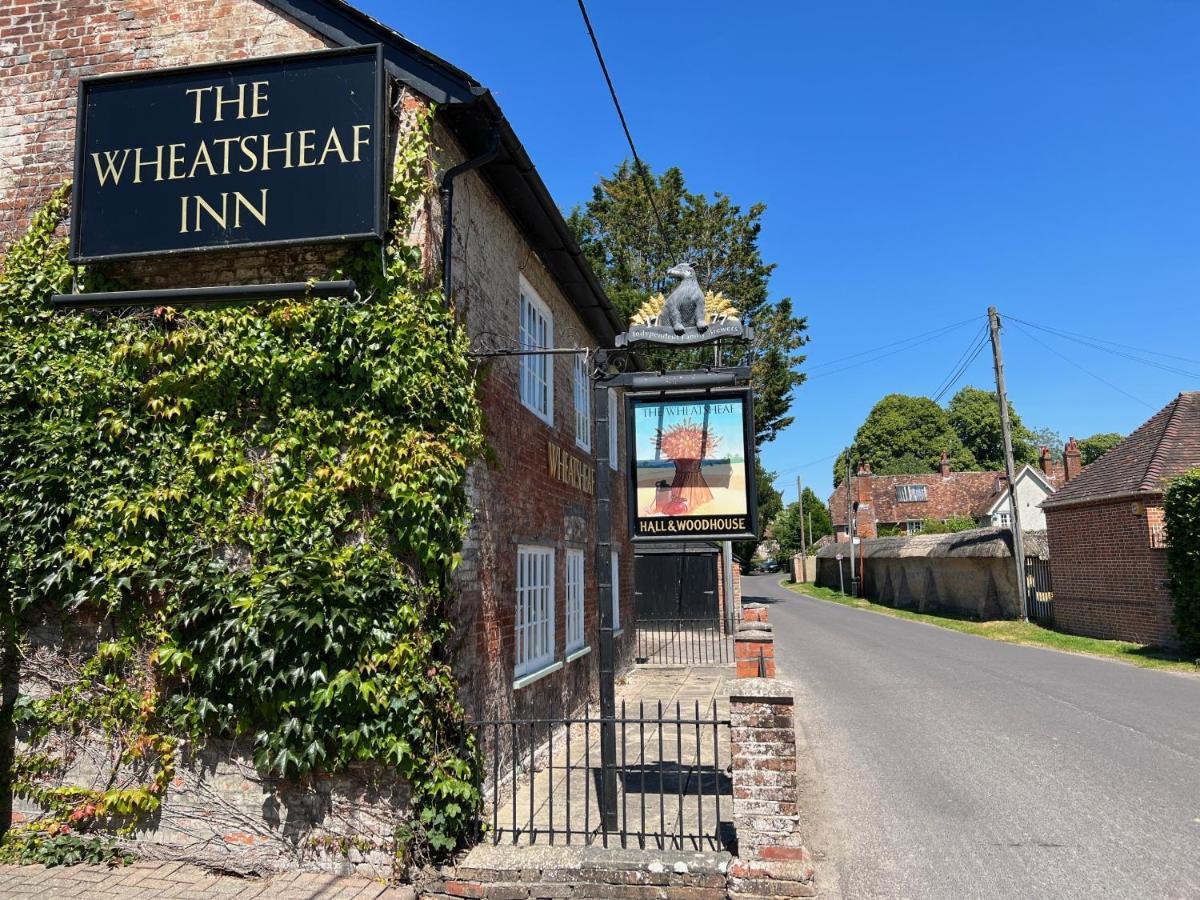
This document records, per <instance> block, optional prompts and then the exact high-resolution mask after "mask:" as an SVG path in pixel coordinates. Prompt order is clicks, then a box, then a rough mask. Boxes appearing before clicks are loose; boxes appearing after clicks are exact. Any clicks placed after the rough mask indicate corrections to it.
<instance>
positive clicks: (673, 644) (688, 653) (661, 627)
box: [633, 549, 733, 666]
mask: <svg viewBox="0 0 1200 900" xmlns="http://www.w3.org/2000/svg"><path fill="white" fill-rule="evenodd" d="M633 571H634V585H635V588H636V592H637V594H636V597H635V603H634V608H635V609H636V610H637V651H636V659H637V661H638V662H639V663H649V664H652V665H667V666H708V665H725V664H728V663H731V662H733V642H732V640H731V635H730V634H729V630H728V629H727V628H726V627H725V623H724V622H723V621H722V620H721V611H720V605H719V601H718V598H717V554H716V551H715V550H714V551H712V552H706V551H705V552H697V551H696V550H694V549H692V550H683V549H681V550H669V551H663V550H656V551H649V552H642V553H638V554H637V556H636V557H634V567H633Z"/></svg>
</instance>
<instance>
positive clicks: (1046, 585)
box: [1025, 556, 1054, 622]
mask: <svg viewBox="0 0 1200 900" xmlns="http://www.w3.org/2000/svg"><path fill="white" fill-rule="evenodd" d="M1025 593H1026V594H1027V595H1028V596H1029V618H1030V619H1031V620H1032V621H1034V622H1053V621H1054V584H1053V582H1051V580H1050V561H1049V560H1048V559H1039V558H1038V557H1036V556H1026V557H1025Z"/></svg>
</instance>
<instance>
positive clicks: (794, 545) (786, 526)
mask: <svg viewBox="0 0 1200 900" xmlns="http://www.w3.org/2000/svg"><path fill="white" fill-rule="evenodd" d="M810 522H811V523H812V525H811V528H810V526H809V523H810ZM771 530H772V532H773V533H774V535H775V540H777V541H779V553H780V556H784V557H791V556H794V555H795V554H797V553H799V552H800V551H801V550H802V549H805V545H806V544H807V546H809V547H811V546H812V545H813V544H815V543H816V542H817V541H819V540H820V539H821V538H822V537H824V536H825V535H827V534H833V524H832V521H831V520H830V517H829V508H828V507H827V506H826V505H825V504H824V503H822V502H821V499H820V498H819V497H818V496H817V495H816V494H814V493H813V490H812V488H805V489H804V529H803V531H804V534H803V539H802V538H801V528H800V504H799V503H789V504H788V505H787V507H785V508H784V509H783V511H782V512H780V513H779V515H778V516H776V517H775V521H774V522H773V523H772V525H771Z"/></svg>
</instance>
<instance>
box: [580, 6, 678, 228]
mask: <svg viewBox="0 0 1200 900" xmlns="http://www.w3.org/2000/svg"><path fill="white" fill-rule="evenodd" d="M578 2H579V12H580V13H582V14H583V24H584V25H586V26H587V33H588V37H590V38H591V39H592V48H593V49H594V50H595V51H596V60H597V61H598V62H599V63H600V71H601V72H603V73H604V81H605V83H606V84H607V85H608V93H609V95H610V96H611V97H612V102H613V106H614V107H616V110H617V118H619V119H620V120H621V128H622V129H624V131H625V140H626V141H628V142H629V152H630V153H632V154H633V164H634V165H635V166H637V170H638V174H639V175H640V176H641V179H642V187H643V188H645V190H646V199H647V200H649V201H650V209H652V210H653V211H654V218H655V220H656V221H657V222H658V235H659V239H660V240H661V241H662V244H663V248H664V249H666V248H667V227H666V225H664V224H663V218H662V216H661V215H660V214H659V212H658V204H657V203H655V202H654V190H653V188H652V187H651V185H650V178H649V175H648V174H647V169H646V164H645V163H643V162H642V158H641V157H640V156H638V152H637V147H635V146H634V143H633V135H632V134H631V133H630V131H629V123H628V122H626V121H625V112H624V110H622V109H621V101H620V100H618V99H617V89H616V88H615V87H613V81H612V76H610V75H609V74H608V65H607V64H606V63H605V62H604V54H603V53H601V52H600V42H599V41H598V40H597V39H596V32H595V30H594V29H593V28H592V20H591V19H590V18H588V12H587V7H586V6H584V5H583V0H578Z"/></svg>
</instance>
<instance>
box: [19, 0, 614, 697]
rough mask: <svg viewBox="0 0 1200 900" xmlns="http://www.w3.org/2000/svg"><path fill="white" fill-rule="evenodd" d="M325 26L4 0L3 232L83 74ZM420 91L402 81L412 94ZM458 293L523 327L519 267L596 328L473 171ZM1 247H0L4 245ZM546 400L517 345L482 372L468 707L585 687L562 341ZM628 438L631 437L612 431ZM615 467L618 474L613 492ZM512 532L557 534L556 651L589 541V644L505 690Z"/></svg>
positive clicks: (583, 531)
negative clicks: (560, 452)
mask: <svg viewBox="0 0 1200 900" xmlns="http://www.w3.org/2000/svg"><path fill="white" fill-rule="evenodd" d="M323 46H325V43H324V42H323V40H322V39H321V38H319V37H318V36H316V35H314V34H313V33H312V32H310V31H309V30H307V29H306V28H304V27H303V26H301V25H300V24H299V23H296V22H294V21H292V20H290V19H288V18H287V17H285V16H283V15H281V14H280V13H279V12H278V11H277V10H276V9H275V8H274V7H271V6H268V5H266V4H264V3H261V2H258V0H169V2H168V0H15V2H14V0H7V2H5V3H2V4H0V78H2V79H3V84H4V88H5V90H4V92H3V93H0V248H2V247H3V246H6V245H7V244H8V243H9V242H10V241H11V240H13V239H14V238H15V237H16V236H18V235H19V234H20V233H22V232H23V231H24V229H25V228H26V227H27V226H28V223H29V219H30V217H31V216H32V214H33V212H34V210H36V209H37V208H38V207H39V206H40V205H41V204H42V203H43V202H44V201H45V199H46V198H47V197H48V196H49V195H50V193H51V192H52V191H53V190H54V189H55V188H56V187H58V186H59V185H60V184H62V183H63V181H64V180H66V179H67V178H69V177H70V175H71V170H72V157H73V153H74V127H75V121H74V120H75V108H76V105H75V104H76V92H77V86H78V79H79V77H81V76H84V75H96V74H106V73H112V72H120V71H127V70H133V69H153V68H161V67H165V66H177V65H189V64H198V63H205V62H212V61H217V60H224V59H240V58H247V57H260V56H269V55H274V54H279V53H289V52H300V51H306V50H315V49H320V48H322V47H323ZM420 102H422V101H421V98H416V97H413V96H407V97H406V98H405V108H406V109H411V108H412V106H414V105H416V104H419V103H420ZM434 138H435V142H436V143H437V144H438V145H439V146H440V147H441V148H444V149H443V150H442V151H441V152H439V154H438V160H437V162H438V163H439V164H440V165H441V166H442V167H443V168H444V167H445V166H447V165H452V164H453V163H455V162H458V161H460V160H461V159H462V158H463V154H462V152H461V151H460V150H459V148H458V147H457V146H456V145H455V142H454V140H453V138H452V137H451V136H450V135H449V134H448V133H447V132H446V131H445V130H444V129H442V128H440V127H438V128H435V134H434ZM455 213H456V222H455V226H456V227H455V273H456V278H455V288H456V295H457V296H456V300H457V302H458V305H459V308H460V309H461V310H462V311H463V314H464V316H465V319H466V322H467V326H468V329H469V330H470V331H471V333H472V334H479V333H480V332H481V331H484V330H486V331H491V332H493V333H494V334H496V335H498V336H500V338H501V339H502V340H505V339H506V340H509V341H512V342H515V341H516V339H517V305H516V304H517V301H516V298H517V284H518V273H521V274H524V275H525V277H527V278H528V279H529V281H530V282H531V283H532V284H533V286H534V288H535V289H536V290H537V291H538V293H539V294H540V296H541V297H542V299H543V300H544V301H545V302H546V303H547V304H549V305H550V307H551V309H552V311H553V313H554V318H555V326H556V327H555V338H556V343H557V344H558V345H559V346H574V345H579V346H590V345H594V344H595V341H594V340H593V339H592V338H591V337H590V336H589V335H588V334H587V332H586V331H585V330H584V328H583V327H582V323H581V322H580V320H579V318H578V317H577V316H576V315H575V313H574V311H573V310H572V309H571V308H570V307H569V305H568V304H567V302H566V300H565V298H564V297H563V295H562V294H561V292H560V291H559V290H558V288H557V286H556V285H555V283H554V282H553V280H552V279H551V278H550V276H549V275H548V273H547V272H546V270H545V268H544V267H543V266H542V264H541V262H540V260H539V259H538V258H537V256H536V254H535V253H534V252H533V251H532V249H531V248H530V247H529V245H528V244H527V243H526V241H525V239H524V237H523V236H522V234H521V233H520V231H519V230H518V228H517V226H516V225H515V223H514V222H513V221H512V220H511V218H510V217H509V215H508V213H507V212H506V211H505V210H504V208H503V207H502V206H501V205H500V204H499V203H498V202H497V200H496V198H495V197H494V195H493V194H492V192H491V191H490V189H489V188H487V187H486V185H485V184H484V182H483V181H482V180H481V179H480V177H479V176H478V174H476V173H471V174H470V175H468V176H465V177H463V178H461V179H460V180H459V182H458V184H457V185H456V209H455ZM439 224H440V212H439V211H438V210H437V208H436V203H434V204H432V205H431V206H430V207H429V208H427V209H426V210H425V211H424V213H423V214H422V215H421V216H420V218H419V219H418V221H417V222H415V223H414V231H413V236H414V239H415V240H418V241H420V242H421V244H422V247H423V250H424V253H425V261H426V263H427V264H428V265H429V266H430V267H431V275H432V274H433V272H432V269H433V267H435V266H436V264H437V262H438V257H437V247H438V244H437V240H438V237H439V236H438V235H437V234H436V231H437V228H438V226H439ZM0 252H2V249H0ZM343 252H344V248H343V247H341V246H340V245H334V246H330V245H324V246H322V245H315V246H308V247H301V248H289V249H286V250H282V249H266V250H263V249H257V250H241V251H224V252H209V253H203V254H194V255H188V256H186V257H182V258H171V259H163V258H157V259H148V260H139V261H135V262H124V263H120V264H115V263H114V264H112V265H110V266H109V267H108V271H109V272H110V273H111V274H113V275H114V276H116V278H117V279H118V280H119V282H120V284H121V285H122V286H123V287H129V288H138V287H161V286H168V285H169V286H183V285H206V284H232V283H246V282H254V281H301V280H305V279H307V278H309V277H324V276H327V275H328V273H329V269H330V265H331V263H333V262H334V261H335V260H336V259H337V258H338V257H339V256H340V255H341V253H343ZM553 365H554V370H555V416H554V427H553V428H551V427H549V426H547V425H546V424H545V423H543V422H542V421H540V420H539V419H538V418H537V417H536V416H534V415H533V414H532V413H531V412H529V411H528V410H526V409H525V408H524V407H523V406H522V405H521V404H520V401H519V399H518V397H517V371H518V362H517V359H516V358H510V359H501V360H497V361H495V362H494V363H492V364H491V365H490V368H489V371H488V373H487V375H486V378H485V382H484V387H483V403H484V407H485V412H486V417H487V430H488V439H489V442H490V445H491V447H492V450H493V455H492V458H491V459H490V460H489V461H488V462H487V463H486V464H480V465H478V466H476V467H475V469H474V470H473V472H472V474H471V488H470V489H471V491H472V494H473V501H474V505H475V507H476V509H477V518H476V522H475V524H474V525H473V526H472V529H471V532H470V535H469V538H468V542H467V546H466V548H465V552H464V557H465V561H464V564H463V567H462V569H461V571H460V573H459V576H458V579H457V581H458V584H459V586H460V587H461V598H460V600H459V601H458V603H457V605H456V623H457V625H458V635H459V637H458V640H459V642H460V645H459V649H460V650H461V651H462V653H461V657H460V660H459V668H460V671H461V673H462V680H463V684H464V695H465V699H466V700H467V701H468V707H469V712H471V713H473V714H476V715H485V714H486V715H495V714H510V713H517V714H527V713H534V712H537V713H539V714H540V713H544V712H546V711H548V710H549V709H558V708H563V707H566V708H570V707H573V706H575V705H578V704H579V703H581V702H582V701H583V700H584V699H585V698H586V697H588V696H589V695H590V694H592V692H593V691H594V689H595V669H596V661H597V657H598V646H597V641H596V639H595V635H596V630H597V624H596V586H595V577H594V566H593V564H592V562H593V559H594V556H595V550H594V546H595V528H594V515H595V504H594V499H593V497H592V496H591V495H588V494H585V493H583V492H581V491H579V490H577V489H575V488H572V487H569V486H568V485H565V484H563V483H562V482H559V481H557V480H555V479H552V478H550V477H549V475H548V471H547V453H546V441H547V440H553V441H555V442H556V443H558V444H559V445H560V446H561V447H563V448H565V449H567V450H568V451H570V452H571V453H573V454H575V455H577V456H581V457H584V458H588V459H589V460H590V456H589V454H587V453H586V452H585V451H582V450H580V449H579V448H577V447H576V446H575V441H574V406H573V396H574V394H573V391H572V389H571V372H572V367H571V359H570V358H569V357H558V358H555V359H554V362H553ZM619 446H620V447H624V437H623V434H622V436H621V440H620V442H619ZM621 479H622V474H621V473H619V472H617V473H613V487H614V493H616V494H617V495H618V496H623V490H624V482H623V481H622V480H621ZM613 521H614V529H615V536H616V539H617V541H618V542H619V543H618V546H619V547H620V550H621V562H622V573H621V584H620V585H619V591H620V600H621V622H622V624H623V626H624V627H625V633H624V635H623V636H622V637H621V638H620V639H619V640H618V665H619V666H620V665H622V664H623V663H624V661H625V660H627V659H628V656H629V652H630V648H631V646H632V635H633V628H632V625H633V596H634V594H633V554H632V551H631V550H630V547H629V545H628V542H627V541H625V539H624V535H625V532H626V527H625V507H624V504H623V503H622V502H620V500H619V499H618V501H617V502H616V503H614V506H613ZM518 542H528V543H537V544H545V545H550V546H553V547H554V548H555V561H556V569H557V571H556V578H555V587H556V614H557V623H556V629H555V631H556V640H557V642H558V651H557V653H556V659H559V660H562V659H563V648H564V646H565V644H564V642H565V634H566V620H565V615H566V612H565V593H564V583H565V575H566V572H565V559H566V555H565V552H564V551H565V549H566V548H568V547H577V548H580V549H583V550H584V551H585V559H586V566H585V568H586V573H587V574H586V577H587V585H586V594H585V609H586V622H585V638H586V641H587V643H588V644H590V645H591V647H592V652H591V653H590V654H588V655H586V656H584V657H583V658H581V659H579V660H577V661H575V662H572V663H567V664H566V665H565V666H564V668H563V669H562V670H561V671H560V672H558V673H556V674H555V675H553V676H551V677H548V678H546V679H543V680H542V681H540V682H538V683H537V684H535V685H531V686H529V687H528V688H525V689H523V690H520V691H517V692H515V693H514V691H513V688H512V682H513V649H514V648H513V615H514V610H515V598H516V591H515V565H516V546H517V543H518Z"/></svg>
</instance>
